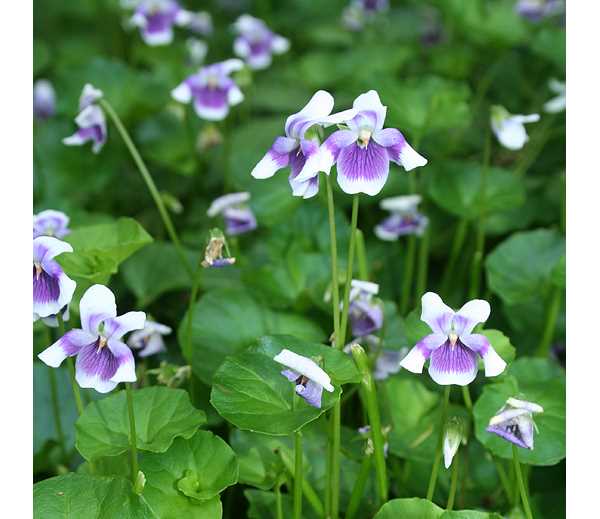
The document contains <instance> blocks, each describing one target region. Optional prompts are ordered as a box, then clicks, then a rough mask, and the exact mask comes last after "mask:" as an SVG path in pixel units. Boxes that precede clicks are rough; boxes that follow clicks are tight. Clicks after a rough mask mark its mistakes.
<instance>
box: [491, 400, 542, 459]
mask: <svg viewBox="0 0 600 519" xmlns="http://www.w3.org/2000/svg"><path fill="white" fill-rule="evenodd" d="M543 412H544V408H543V407H542V406H541V405H538V404H535V403H533V402H527V401H526V400H518V399H516V398H509V399H508V400H507V401H506V404H504V405H503V406H502V408H501V409H500V410H499V411H498V412H497V413H496V414H495V416H492V418H491V419H490V422H489V424H488V427H487V429H486V431H488V432H491V433H494V434H497V435H498V436H500V437H501V438H504V439H505V440H508V441H509V442H511V443H514V444H515V445H517V446H519V447H522V448H524V449H529V450H532V449H533V431H534V430H535V431H536V432H537V427H536V425H535V422H534V421H533V415H534V414H536V413H543Z"/></svg>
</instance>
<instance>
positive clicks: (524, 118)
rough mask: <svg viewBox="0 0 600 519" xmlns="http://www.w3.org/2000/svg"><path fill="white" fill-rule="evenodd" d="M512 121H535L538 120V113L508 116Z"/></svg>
mask: <svg viewBox="0 0 600 519" xmlns="http://www.w3.org/2000/svg"><path fill="white" fill-rule="evenodd" d="M510 118H511V119H512V120H513V121H516V122H518V123H537V122H538V121H539V120H540V114H530V115H518V114H517V115H513V116H511V117H510Z"/></svg>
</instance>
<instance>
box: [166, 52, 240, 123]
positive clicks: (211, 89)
mask: <svg viewBox="0 0 600 519" xmlns="http://www.w3.org/2000/svg"><path fill="white" fill-rule="evenodd" d="M243 67H244V63H243V62H242V61H241V60H239V59H228V60H225V61H221V62H219V63H213V64H212V65H207V66H205V67H202V68H201V69H200V71H199V72H198V73H196V74H193V75H191V76H189V77H188V78H187V79H186V80H185V81H184V82H183V83H181V84H180V85H179V86H178V87H177V88H175V89H174V90H173V91H172V92H171V96H172V97H173V99H175V100H176V101H179V102H180V103H186V104H187V103H190V102H191V101H192V100H193V101H194V108H195V110H196V113H197V114H198V117H200V118H202V119H206V120H208V121H221V120H223V119H225V117H227V114H228V113H229V107H230V106H235V105H237V104H240V103H241V102H242V101H243V99H244V94H242V91H241V90H240V89H239V87H238V86H237V85H236V83H235V81H233V79H231V77H229V76H230V74H231V73H232V72H235V71H236V70H241V69H242V68H243Z"/></svg>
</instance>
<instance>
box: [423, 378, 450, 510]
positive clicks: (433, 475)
mask: <svg viewBox="0 0 600 519" xmlns="http://www.w3.org/2000/svg"><path fill="white" fill-rule="evenodd" d="M451 387H452V386H446V389H445V390H444V397H443V400H442V417H441V418H442V419H441V423H440V435H439V437H438V442H437V448H436V452H435V459H434V461H433V467H432V468H431V477H430V478H429V485H428V486H427V499H428V500H429V501H431V500H432V499H433V493H434V492H435V485H436V484H437V478H438V472H439V470H440V462H441V461H442V449H443V443H444V428H445V427H446V418H447V416H448V402H449V401H450V388H451Z"/></svg>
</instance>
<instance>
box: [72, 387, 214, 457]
mask: <svg viewBox="0 0 600 519" xmlns="http://www.w3.org/2000/svg"><path fill="white" fill-rule="evenodd" d="M133 406H134V414H135V425H136V434H137V439H136V444H137V448H138V449H140V450H142V451H150V452H165V451H166V450H167V449H168V448H169V446H170V445H171V443H173V440H174V439H175V438H177V437H179V436H182V437H184V438H190V437H191V436H193V435H194V433H195V432H196V430H197V429H198V427H199V426H200V425H202V424H203V423H205V422H206V415H205V414H204V412H203V411H200V410H198V409H196V408H194V407H193V406H192V404H191V402H190V398H189V395H188V393H187V392H186V391H184V390H182V389H172V388H167V387H147V388H144V389H137V390H134V391H133ZM76 427H77V442H76V446H77V450H79V452H80V453H81V455H82V456H83V457H84V458H85V459H86V460H93V459H94V458H99V457H102V456H116V455H118V454H121V453H122V452H125V451H127V450H128V449H129V415H128V412H127V402H126V395H125V391H118V392H117V393H115V394H112V395H110V396H108V397H106V398H104V399H102V400H100V401H98V402H92V403H91V404H89V405H88V406H87V407H86V408H85V410H84V412H83V414H82V415H81V416H80V417H79V419H78V420H77V424H76Z"/></svg>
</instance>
